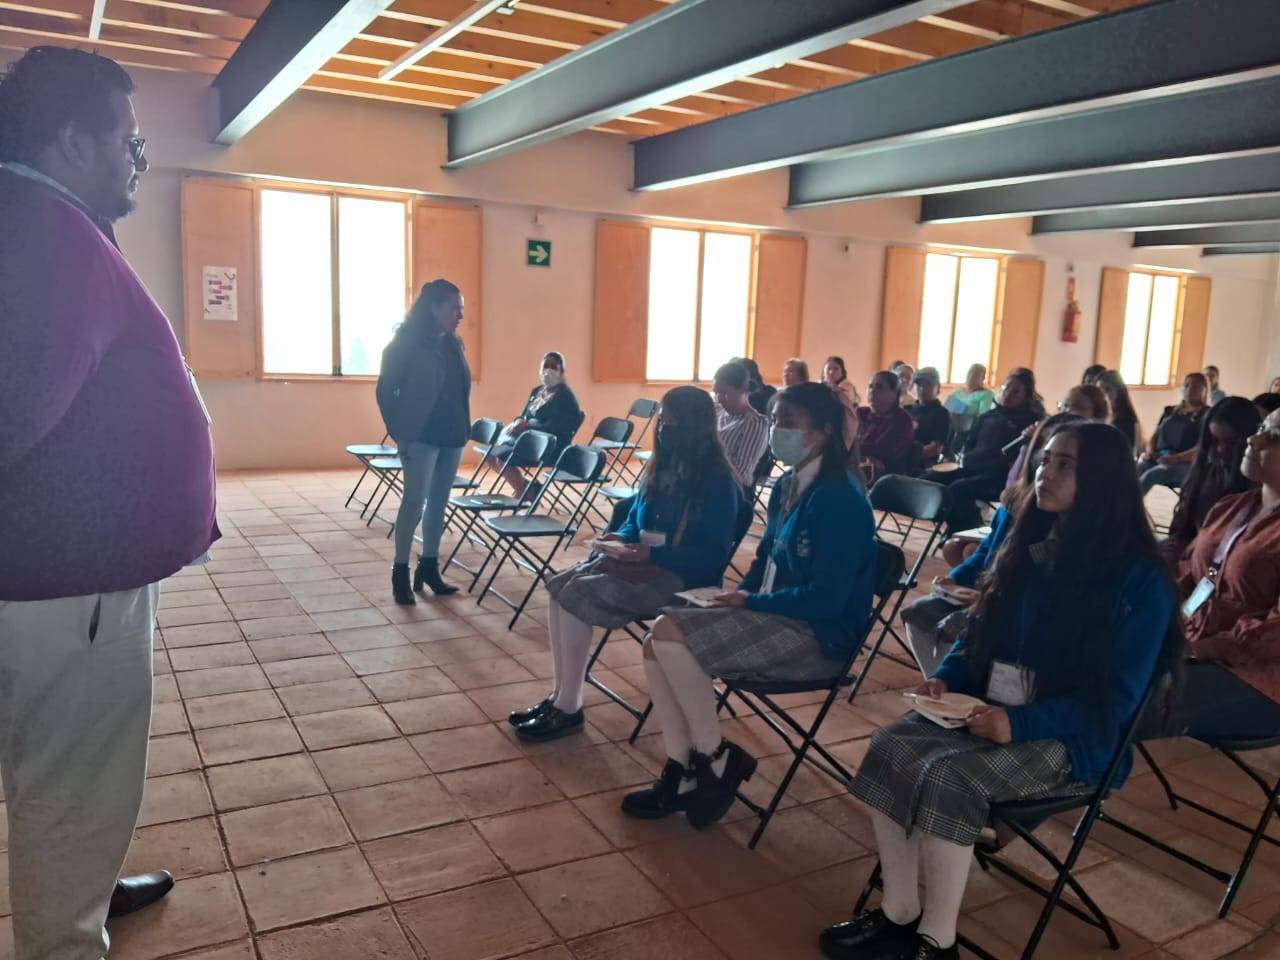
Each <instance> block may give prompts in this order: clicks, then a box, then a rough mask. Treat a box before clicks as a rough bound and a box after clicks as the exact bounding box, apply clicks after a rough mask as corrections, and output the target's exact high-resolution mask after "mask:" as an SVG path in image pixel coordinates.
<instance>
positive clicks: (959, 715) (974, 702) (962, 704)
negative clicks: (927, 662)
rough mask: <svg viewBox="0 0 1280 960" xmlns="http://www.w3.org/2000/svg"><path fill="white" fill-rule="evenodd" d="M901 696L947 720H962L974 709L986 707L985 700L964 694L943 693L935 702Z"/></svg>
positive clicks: (930, 699) (929, 698) (933, 700)
mask: <svg viewBox="0 0 1280 960" xmlns="http://www.w3.org/2000/svg"><path fill="white" fill-rule="evenodd" d="M903 696H904V697H906V698H907V699H908V700H910V701H911V702H912V703H914V704H917V705H918V706H920V707H922V708H924V709H925V710H928V711H929V712H930V713H933V714H937V715H938V716H939V717H946V718H947V719H948V720H963V719H964V718H965V717H967V716H968V715H969V713H970V711H972V710H973V708H974V707H982V706H986V701H985V700H982V699H981V698H979V697H971V696H969V695H968V694H964V693H944V694H943V695H942V696H940V697H938V698H937V699H936V700H935V699H934V698H933V697H925V696H921V695H920V694H917V693H904V694H903Z"/></svg>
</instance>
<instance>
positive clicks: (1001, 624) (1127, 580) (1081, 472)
mask: <svg viewBox="0 0 1280 960" xmlns="http://www.w3.org/2000/svg"><path fill="white" fill-rule="evenodd" d="M1131 462H1132V453H1131V451H1130V448H1129V445H1128V443H1127V441H1126V440H1125V439H1124V438H1123V437H1122V436H1121V435H1119V434H1118V433H1117V432H1116V431H1115V430H1113V429H1112V428H1111V427H1109V426H1106V425H1104V424H1097V423H1083V424H1070V425H1068V426H1065V427H1063V428H1062V429H1061V430H1059V431H1058V432H1057V433H1056V434H1055V435H1054V437H1053V439H1052V440H1050V441H1049V444H1048V446H1047V447H1046V450H1045V456H1044V460H1043V462H1042V464H1041V466H1040V468H1039V470H1038V471H1037V474H1036V481H1035V486H1034V494H1033V495H1032V496H1029V497H1026V498H1025V499H1024V500H1023V501H1022V503H1021V504H1020V505H1019V506H1018V508H1017V510H1016V514H1015V515H1014V517H1013V521H1012V522H1013V527H1012V529H1011V530H1010V532H1009V534H1008V535H1007V539H1006V541H1005V544H1004V546H1003V548H1002V549H1001V550H1000V552H999V554H998V555H997V558H996V562H995V566H994V569H993V571H992V573H991V575H990V576H989V578H988V579H987V580H986V581H985V582H984V584H983V587H982V590H981V592H980V594H979V597H978V599H977V601H976V604H975V607H974V615H973V622H972V624H971V626H970V628H969V629H968V631H967V632H966V633H965V634H964V635H963V636H962V637H961V639H960V640H959V642H958V643H957V645H956V647H955V648H954V649H953V650H952V652H951V654H950V655H949V656H948V657H947V659H946V660H945V661H944V662H943V664H942V666H941V667H940V668H939V671H938V674H937V675H936V677H935V678H934V679H933V680H930V681H927V682H926V683H924V684H923V685H921V687H920V688H919V689H918V690H917V694H918V695H919V696H923V697H931V698H936V697H939V696H941V695H944V694H947V693H962V694H969V695H975V696H980V697H982V699H984V700H985V701H987V703H985V704H983V705H980V706H976V707H974V708H973V709H972V710H971V712H970V713H969V714H968V715H967V718H966V727H965V728H962V729H947V728H944V727H942V726H939V725H936V724H934V723H932V722H930V721H929V720H926V719H925V718H924V717H922V716H920V715H915V714H910V715H908V716H907V717H904V718H903V719H902V720H899V721H897V722H896V723H893V724H891V725H890V726H888V727H884V728H882V729H881V730H879V731H877V732H876V733H875V734H873V735H872V738H871V745H870V748H869V750H868V753H867V756H866V758H865V759H864V760H863V762H862V766H861V768H860V770H859V771H858V774H857V776H856V777H855V778H854V780H853V782H852V784H851V785H850V791H851V792H852V793H853V795H854V796H855V797H857V798H858V799H860V800H861V801H863V802H864V803H865V804H867V805H868V806H869V807H870V808H871V810H872V813H871V819H872V826H873V830H874V833H875V837H876V845H877V847H878V849H879V854H880V863H881V868H882V876H883V882H884V900H883V902H882V904H881V906H880V908H879V909H877V910H874V911H870V912H866V913H863V914H861V915H859V916H857V917H855V918H853V919H852V920H850V921H847V922H845V923H841V924H837V925H836V926H834V927H831V928H828V929H827V930H826V931H824V932H823V934H822V937H821V941H820V942H821V945H822V948H823V952H824V953H825V954H826V955H827V956H828V957H837V958H846V957H858V958H867V957H873V956H874V957H884V958H893V960H896V958H903V960H932V958H953V957H957V956H958V953H957V949H956V946H955V941H956V920H957V917H958V915H959V911H960V904H961V900H962V898H963V896H964V891H965V886H966V883H967V881H968V876H969V867H970V862H971V859H972V856H973V851H974V845H975V843H976V842H977V841H978V839H979V836H980V834H981V833H982V831H983V829H984V828H985V827H986V826H987V823H988V814H989V810H990V808H991V805H992V804H995V803H1001V802H1007V801H1011V800H1017V799H1022V798H1029V797H1033V796H1038V795H1045V794H1049V795H1053V794H1061V793H1064V792H1084V791H1086V790H1087V789H1088V788H1089V787H1090V786H1091V785H1093V784H1096V783H1098V782H1100V781H1101V780H1102V778H1103V777H1104V775H1105V774H1106V773H1107V771H1106V769H1105V768H1106V767H1107V766H1108V763H1109V761H1110V759H1111V757H1112V756H1113V754H1114V753H1115V750H1116V746H1117V744H1118V743H1120V742H1121V739H1122V737H1123V731H1125V730H1126V728H1127V726H1128V723H1129V721H1130V720H1131V719H1132V716H1133V714H1134V712H1135V710H1136V708H1137V706H1138V705H1139V704H1140V703H1141V702H1142V701H1143V700H1144V699H1145V695H1146V691H1147V688H1148V686H1149V684H1150V681H1151V678H1152V677H1153V675H1155V674H1156V671H1160V672H1163V671H1165V670H1168V669H1172V668H1174V667H1175V666H1176V664H1177V662H1178V661H1179V660H1180V658H1181V656H1182V636H1181V632H1180V629H1179V626H1178V621H1177V618H1176V616H1175V609H1174V602H1175V601H1174V593H1173V588H1172V585H1171V584H1170V583H1169V582H1168V580H1167V577H1166V574H1165V573H1164V565H1163V564H1162V563H1161V561H1160V559H1159V556H1158V554H1157V551H1156V543H1155V537H1154V534H1153V533H1152V530H1151V525H1150V523H1149V521H1148V520H1147V515H1146V511H1145V509H1144V508H1143V504H1142V495H1141V492H1140V489H1139V487H1138V482H1137V475H1136V474H1135V473H1134V471H1133V470H1132V469H1131V468H1130V463H1131ZM1273 599H1274V598H1273ZM1130 765H1131V760H1130V761H1128V763H1126V764H1125V765H1124V766H1123V767H1122V768H1121V769H1120V770H1119V771H1118V777H1117V779H1116V781H1115V783H1116V785H1117V786H1118V785H1119V783H1120V782H1122V781H1123V778H1124V777H1125V776H1127V774H1128V772H1129V771H1128V767H1129V766H1130ZM921 879H923V881H924V886H925V891H926V895H925V899H924V909H923V911H922V910H921V903H920V896H919V884H920V880H921Z"/></svg>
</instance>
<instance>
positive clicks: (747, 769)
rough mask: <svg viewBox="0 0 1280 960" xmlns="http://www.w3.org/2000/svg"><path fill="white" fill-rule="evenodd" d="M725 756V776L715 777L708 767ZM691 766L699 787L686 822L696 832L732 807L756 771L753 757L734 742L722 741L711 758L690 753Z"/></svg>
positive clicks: (692, 797)
mask: <svg viewBox="0 0 1280 960" xmlns="http://www.w3.org/2000/svg"><path fill="white" fill-rule="evenodd" d="M726 754H728V756H727V758H726V760H725V765H724V773H723V774H721V775H720V776H718V777H717V776H716V775H715V772H714V771H713V770H712V769H711V764H712V763H713V762H714V761H716V760H718V759H720V757H722V756H725V755H726ZM690 760H691V761H692V763H691V765H692V766H693V770H694V773H695V775H696V776H697V778H698V786H697V787H696V788H694V791H693V793H692V794H691V795H690V797H689V801H688V803H689V807H688V814H689V823H691V824H692V825H693V826H694V827H695V828H696V829H698V830H701V829H702V828H703V827H707V826H710V825H711V824H713V823H715V822H716V821H717V820H719V819H720V818H721V817H723V816H724V815H725V814H726V813H728V812H729V808H730V807H731V806H733V800H734V797H736V796H737V793H738V788H739V787H740V786H742V784H743V782H744V781H747V780H750V779H751V777H752V775H753V774H754V773H755V772H756V758H755V757H753V756H751V754H749V753H747V751H745V750H743V749H742V748H741V747H740V746H738V745H737V744H736V743H732V742H730V741H728V740H721V741H720V746H719V747H717V748H716V751H715V753H713V754H711V756H707V755H706V754H702V753H698V751H696V750H694V751H693V752H692V753H691V754H690Z"/></svg>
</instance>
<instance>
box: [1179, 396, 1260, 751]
mask: <svg viewBox="0 0 1280 960" xmlns="http://www.w3.org/2000/svg"><path fill="white" fill-rule="evenodd" d="M1241 472H1242V473H1243V474H1244V475H1245V477H1246V478H1248V479H1249V480H1251V481H1253V482H1254V483H1256V484H1258V488H1257V489H1256V490H1249V491H1247V492H1245V493H1237V494H1235V495H1234V496H1229V497H1224V498H1223V499H1222V500H1220V501H1219V502H1218V504H1217V505H1216V506H1215V507H1214V508H1213V509H1212V510H1210V511H1209V515H1208V516H1207V517H1206V518H1205V521H1204V526H1202V527H1201V528H1200V532H1199V533H1198V534H1197V535H1196V538H1195V540H1194V541H1193V542H1192V544H1191V546H1190V548H1189V549H1188V550H1187V553H1186V555H1185V556H1184V557H1183V560H1182V563H1181V565H1180V566H1179V568H1178V590H1179V594H1180V595H1181V597H1182V598H1183V604H1182V613H1183V616H1184V617H1186V620H1187V647H1188V652H1189V653H1190V655H1191V657H1192V661H1191V662H1190V663H1189V664H1187V670H1186V680H1185V683H1184V685H1183V695H1182V714H1183V716H1182V721H1183V723H1182V726H1184V727H1185V730H1186V733H1187V734H1188V735H1189V736H1192V737H1197V738H1200V739H1203V740H1215V739H1232V738H1251V737H1262V736H1272V735H1274V734H1275V731H1276V730H1277V729H1280V411H1277V412H1273V413H1271V414H1269V415H1268V416H1267V418H1266V420H1264V421H1263V422H1262V426H1261V428H1260V429H1259V430H1258V431H1257V432H1256V433H1254V434H1253V435H1252V436H1251V437H1249V441H1248V447H1247V449H1246V451H1245V455H1244V460H1243V462H1242V464H1241Z"/></svg>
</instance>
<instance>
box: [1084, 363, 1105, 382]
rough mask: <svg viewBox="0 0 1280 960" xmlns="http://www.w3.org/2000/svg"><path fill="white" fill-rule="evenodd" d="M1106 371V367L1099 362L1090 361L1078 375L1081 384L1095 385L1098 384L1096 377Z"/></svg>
mask: <svg viewBox="0 0 1280 960" xmlns="http://www.w3.org/2000/svg"><path fill="white" fill-rule="evenodd" d="M1106 372H1107V368H1106V367H1104V366H1103V365H1102V364H1100V363H1091V364H1089V366H1087V367H1085V368H1084V373H1083V374H1082V375H1081V377H1080V384H1081V386H1085V387H1096V386H1097V385H1098V377H1100V376H1102V374H1104V373H1106Z"/></svg>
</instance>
